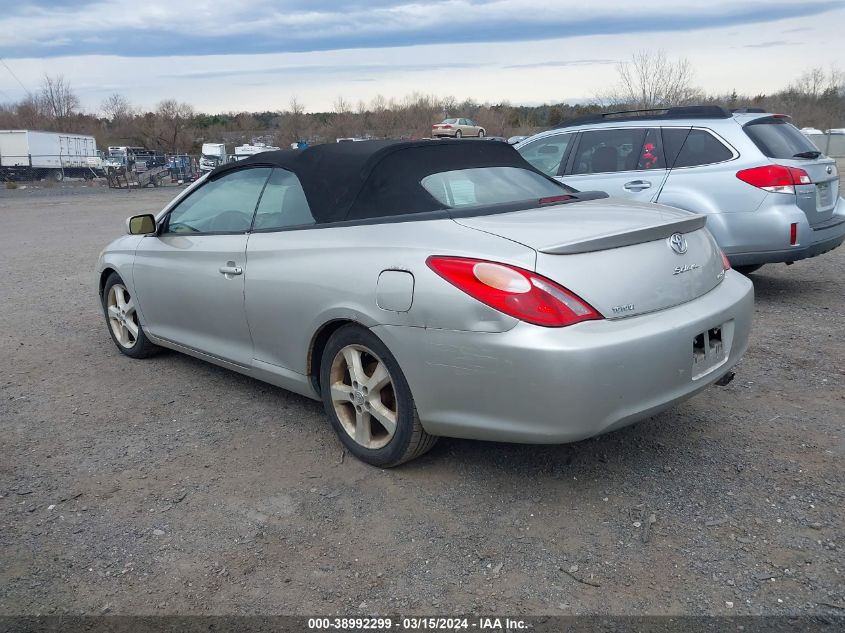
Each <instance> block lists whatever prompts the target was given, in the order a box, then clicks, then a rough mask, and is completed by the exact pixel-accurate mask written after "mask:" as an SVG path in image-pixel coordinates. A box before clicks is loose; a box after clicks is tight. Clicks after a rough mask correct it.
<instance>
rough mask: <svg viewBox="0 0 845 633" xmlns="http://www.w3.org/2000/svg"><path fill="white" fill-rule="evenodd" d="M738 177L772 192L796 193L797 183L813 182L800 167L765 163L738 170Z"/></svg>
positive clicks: (807, 183)
mask: <svg viewBox="0 0 845 633" xmlns="http://www.w3.org/2000/svg"><path fill="white" fill-rule="evenodd" d="M736 177H737V178H739V179H740V180H741V181H743V182H747V183H748V184H749V185H752V186H754V187H759V188H760V189H764V190H765V191H770V192H772V193H791V194H794V193H795V185H809V184H811V183H812V180H810V175H809V174H808V173H807V172H806V171H804V170H803V169H799V168H798V167H785V166H783V165H764V166H762V167H752V168H751V169H743V170H742V171H738V172H736Z"/></svg>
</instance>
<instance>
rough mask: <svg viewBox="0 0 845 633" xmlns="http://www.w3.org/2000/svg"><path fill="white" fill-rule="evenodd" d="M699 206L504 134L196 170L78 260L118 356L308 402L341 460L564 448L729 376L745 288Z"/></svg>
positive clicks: (744, 314)
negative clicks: (582, 184) (318, 407)
mask: <svg viewBox="0 0 845 633" xmlns="http://www.w3.org/2000/svg"><path fill="white" fill-rule="evenodd" d="M705 220H706V218H705V217H704V216H699V215H694V214H691V213H689V212H686V211H680V210H677V209H672V208H669V207H664V206H659V205H654V204H646V203H637V202H632V201H628V200H621V199H608V198H607V197H606V195H605V194H601V193H589V192H586V193H584V192H576V191H575V190H573V189H571V188H568V187H566V186H565V185H563V184H561V183H559V182H557V181H555V180H554V179H552V178H550V177H548V176H546V175H544V174H542V173H541V172H539V171H537V170H536V169H535V168H534V167H532V166H531V165H530V164H529V163H527V162H526V161H525V160H524V159H523V158H522V157H521V156H520V155H519V153H517V152H516V151H515V150H514V149H513V148H512V147H510V146H509V145H507V144H505V143H465V142H459V141H443V142H441V143H430V142H423V141H419V142H394V141H367V142H361V143H340V144H330V145H321V146H316V147H312V148H310V149H307V150H304V151H298V152H297V151H280V152H266V153H263V154H258V155H255V156H253V157H251V158H248V159H246V160H243V161H240V162H238V163H235V164H230V165H225V166H222V167H219V168H218V169H215V170H214V171H213V172H211V173H210V174H209V175H208V176H207V177H205V178H203V179H201V180H200V181H198V182H197V183H195V184H194V185H193V186H191V187H190V188H188V189H187V190H186V191H185V192H184V193H182V194H181V195H180V196H178V197H177V198H176V199H175V200H173V202H171V203H170V204H169V205H168V206H167V207H166V208H165V209H164V210H162V211H161V212H160V213H159V214H158V215H157V216H155V217H154V216H152V215H138V216H134V217H132V218H129V220H128V221H127V228H128V235H125V236H123V237H121V238H119V239H117V240H115V241H114V242H112V243H111V244H110V245H109V246H108V247H107V248H106V249H105V250H104V251H103V253H102V255H101V256H100V260H99V262H98V264H97V272H98V276H99V293H100V297H101V299H102V306H103V311H104V313H105V317H106V323H107V325H108V329H109V332H110V334H111V336H112V338H113V339H114V342H115V344H116V345H117V348H118V349H119V350H120V351H121V352H122V353H124V354H126V355H127V356H131V357H133V358H144V357H146V356H149V355H150V354H152V353H153V352H155V351H156V350H157V349H158V347H167V348H171V349H175V350H178V351H181V352H185V353H187V354H191V355H193V356H196V357H199V358H202V359H205V360H208V361H210V362H212V363H216V364H218V365H221V366H223V367H227V368H229V369H232V370H235V371H238V372H242V373H244V374H247V375H249V376H253V377H255V378H258V379H260V380H263V381H266V382H269V383H272V384H274V385H278V386H281V387H284V388H285V389H289V390H291V391H295V392H297V393H300V394H303V395H305V396H308V397H310V398H314V399H319V400H322V402H323V404H324V406H325V410H326V413H327V415H328V417H329V420H330V421H331V423H332V425H333V427H334V429H335V431H336V432H337V434H338V436H339V437H340V439H341V441H342V442H343V444H344V445H345V446H346V448H347V449H349V450H350V451H351V452H352V453H353V454H354V455H356V456H357V457H358V458H360V459H362V460H364V461H365V462H368V463H370V464H374V465H378V466H394V465H397V464H400V463H402V462H404V461H407V460H409V459H412V458H414V457H416V456H418V455H420V454H422V453H423V452H425V451H426V450H428V449H429V448H430V447H431V446H432V445H433V444H434V442H435V440H436V438H437V437H438V436H441V435H443V436H452V437H463V438H475V439H481V440H498V441H507V442H529V443H559V442H572V441H575V440H580V439H582V438H586V437H590V436H593V435H597V434H600V433H604V432H607V431H610V430H612V429H616V428H619V427H622V426H625V425H627V424H631V423H633V422H635V421H637V420H641V419H643V418H646V417H649V416H651V415H654V414H655V413H657V412H659V411H661V410H663V409H666V408H667V407H669V406H671V405H673V404H674V403H677V402H680V401H682V400H685V399H687V398H689V397H691V396H692V395H693V394H695V393H697V392H698V391H701V390H702V389H704V388H705V387H707V386H708V385H710V384H712V383H714V382H720V383H726V382H727V381H728V380H729V379H730V378H731V377H732V376H733V373H732V372H731V368H732V367H733V366H734V365H735V364H736V362H737V361H738V360H739V359H740V357H741V356H742V354H743V352H744V351H745V349H746V346H747V343H748V335H749V330H750V327H751V315H752V311H753V292H752V286H751V282H750V281H748V279H746V278H745V277H743V276H742V275H740V274H738V273H736V272H735V271H733V270H731V269H730V265H729V264H728V263H727V260H726V258H725V257H724V255H723V254H722V252H721V251H720V250H719V248H718V246H716V243H715V241H714V240H713V237H712V236H711V235H710V233H709V232H708V231H707V229H706V228H705Z"/></svg>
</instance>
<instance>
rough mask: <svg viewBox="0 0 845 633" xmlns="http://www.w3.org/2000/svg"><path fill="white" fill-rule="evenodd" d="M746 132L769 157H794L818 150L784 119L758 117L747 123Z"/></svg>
mask: <svg viewBox="0 0 845 633" xmlns="http://www.w3.org/2000/svg"><path fill="white" fill-rule="evenodd" d="M745 133H746V134H748V136H749V137H751V140H752V141H754V144H755V145H756V146H757V147H758V148H760V151H761V152H763V154H765V155H766V156H768V157H769V158H793V157H795V155H796V154H800V153H802V152H818V149H817V148H816V146H815V145H813V143H812V142H811V141H810V139H808V138H807V137H806V136H804V135H803V134H801V132H800V131H799V130H798V128H797V127H795V126H794V125H792V124H791V123H789V122H788V121H785V120H784V119H776V118H773V117H771V118H764V119H757V120H756V121H752V122H751V123H748V124H746V125H745Z"/></svg>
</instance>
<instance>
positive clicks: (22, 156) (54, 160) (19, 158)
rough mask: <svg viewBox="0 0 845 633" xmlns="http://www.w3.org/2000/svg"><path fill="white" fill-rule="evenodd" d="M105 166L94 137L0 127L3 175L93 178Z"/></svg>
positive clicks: (1, 168)
mask: <svg viewBox="0 0 845 633" xmlns="http://www.w3.org/2000/svg"><path fill="white" fill-rule="evenodd" d="M100 169H102V160H101V158H100V156H99V154H98V153H97V141H96V140H94V137H93V136H84V135H81V134H65V133H63V132H36V131H33V130H0V175H2V176H4V177H6V178H8V177H10V176H11V177H13V178H14V177H19V178H20V177H22V178H51V179H54V180H62V179H63V178H64V177H65V176H76V177H80V176H81V177H83V178H89V177H90V178H93V177H94V175H95V173H94V172H95V171H98V170H100Z"/></svg>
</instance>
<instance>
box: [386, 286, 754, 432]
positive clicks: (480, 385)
mask: <svg viewBox="0 0 845 633" xmlns="http://www.w3.org/2000/svg"><path fill="white" fill-rule="evenodd" d="M752 313H753V288H752V285H751V282H749V281H748V280H747V279H745V278H744V277H743V276H742V275H739V274H738V273H736V272H733V271H729V272H728V274H727V275H726V277H725V280H724V281H723V282H722V283H721V284H720V285H719V286H717V287H716V288H715V289H713V290H712V291H710V292H709V293H707V294H706V295H704V296H702V297H699V298H698V299H695V300H694V301H690V302H688V303H686V304H683V305H680V306H676V307H675V308H671V309H668V310H662V311H660V312H656V313H653V314H647V315H642V316H637V317H631V318H628V319H619V320H604V321H590V322H585V323H580V324H577V325H575V326H571V327H568V328H563V329H552V328H542V327H537V326H533V325H529V324H526V323H520V324H518V325H517V326H516V327H514V328H513V329H512V330H509V331H507V332H500V333H480V332H458V331H452V330H436V329H425V328H411V327H403V326H384V325H382V326H376V327H374V328H373V332H374V333H376V334H377V335H378V336H379V337H381V339H382V340H383V341H384V342H385V344H386V345H387V346H388V348H390V350H391V351H392V352H393V353H394V355H395V356H396V358H397V360H398V361H399V364H400V366H401V367H402V369H403V371H404V372H405V375H406V377H407V379H408V383H409V385H410V387H411V392H412V393H413V395H414V399H415V401H416V405H417V410H418V412H419V415H420V420H421V421H422V424H423V426H424V427H425V428H426V430H427V431H428V432H430V433H433V434H436V435H445V436H451V437H464V438H472V439H481V440H496V441H507V442H527V443H549V444H553V443H563V442H572V441H577V440H580V439H584V438H586V437H590V436H593V435H598V434H601V433H605V432H607V431H610V430H613V429H616V428H619V427H622V426H625V425H628V424H631V423H633V422H636V421H638V420H642V419H643V418H647V417H649V416H651V415H654V414H656V413H658V412H660V411H662V410H664V409H666V408H667V407H669V406H671V405H673V404H675V403H677V402H680V401H682V400H685V399H687V398H689V397H691V396H692V395H694V394H695V393H697V392H698V391H700V390H702V389H704V388H705V387H707V386H708V385H710V384H712V383H713V382H715V381H716V380H718V379H719V378H721V377H722V376H724V375H725V374H726V373H727V372H728V371H729V370H730V369H731V368H732V367H733V366H734V365H735V364H736V363H737V362H738V361H739V359H740V358H741V357H742V354H743V353H744V352H745V349H746V347H747V345H748V336H749V332H750V328H751V317H752ZM715 327H722V328H723V346H724V347H725V355H724V360H719V361H718V362H716V363H714V364H713V365H712V366H710V365H708V366H707V369H706V370H703V369H700V368H699V369H696V367H701V366H696V365H695V364H694V363H693V339H694V338H695V337H696V336H697V335H698V334H700V333H702V332H705V331H707V330H708V329H710V328H715ZM699 374H700V375H699Z"/></svg>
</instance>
